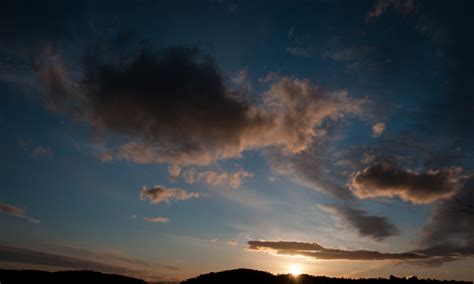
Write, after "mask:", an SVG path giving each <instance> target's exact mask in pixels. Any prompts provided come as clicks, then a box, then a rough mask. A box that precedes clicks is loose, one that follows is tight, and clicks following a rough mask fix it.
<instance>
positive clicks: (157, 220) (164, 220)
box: [143, 217, 170, 223]
mask: <svg viewBox="0 0 474 284" xmlns="http://www.w3.org/2000/svg"><path fill="white" fill-rule="evenodd" d="M143 219H144V220H145V221H147V222H150V223H168V222H169V220H170V219H169V218H168V217H145V218H143Z"/></svg>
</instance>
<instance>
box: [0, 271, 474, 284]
mask: <svg viewBox="0 0 474 284" xmlns="http://www.w3.org/2000/svg"><path fill="white" fill-rule="evenodd" d="M0 283H1V284H16V283H21V284H30V283H35V284H36V283H41V284H43V283H44V284H56V283H57V284H59V283H61V284H79V283H80V284H85V283H98V284H145V283H146V282H145V281H143V280H141V279H137V278H132V277H127V276H122V275H116V274H105V273H101V272H94V271H87V270H73V271H58V272H47V271H39V270H4V269H0ZM155 283H165V282H155ZM247 283H248V284H473V283H472V282H468V281H454V280H451V281H445V280H444V281H441V280H434V279H418V278H416V277H409V278H398V277H395V276H390V278H388V279H387V278H369V279H351V278H332V277H325V276H312V275H307V274H301V275H298V276H296V277H295V276H293V275H290V274H280V275H273V274H271V273H268V272H264V271H257V270H252V269H243V268H241V269H235V270H227V271H221V272H212V273H208V274H203V275H199V276H197V277H194V278H190V279H188V280H184V281H182V282H181V284H247Z"/></svg>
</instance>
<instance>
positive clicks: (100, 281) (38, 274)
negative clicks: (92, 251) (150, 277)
mask: <svg viewBox="0 0 474 284" xmlns="http://www.w3.org/2000/svg"><path fill="white" fill-rule="evenodd" d="M0 283H1V284H16V283H19V284H30V283H31V284H40V283H41V284H43V283H44V284H50V283H53V284H56V283H57V284H76V283H77V284H79V283H81V284H86V283H97V284H145V283H146V282H145V281H143V280H141V279H136V278H132V277H127V276H122V275H115V274H105V273H100V272H94V271H58V272H47V271H39V270H4V269H0Z"/></svg>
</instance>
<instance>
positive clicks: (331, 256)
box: [247, 241, 425, 260]
mask: <svg viewBox="0 0 474 284" xmlns="http://www.w3.org/2000/svg"><path fill="white" fill-rule="evenodd" d="M247 244H248V247H247V249H248V250H254V251H265V252H273V253H276V254H279V255H300V256H306V257H310V258H314V259H320V260H410V259H423V258H425V256H424V255H422V254H419V253H414V252H406V253H385V252H379V251H371V250H341V249H329V248H325V247H323V246H321V245H320V244H318V243H304V242H292V241H277V242H273V241H249V242H247Z"/></svg>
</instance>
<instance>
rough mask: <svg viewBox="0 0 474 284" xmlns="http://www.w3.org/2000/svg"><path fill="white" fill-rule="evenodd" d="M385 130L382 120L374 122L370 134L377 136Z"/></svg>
mask: <svg viewBox="0 0 474 284" xmlns="http://www.w3.org/2000/svg"><path fill="white" fill-rule="evenodd" d="M384 131H385V123H383V122H377V123H376V124H374V125H372V136H373V137H375V138H377V137H380V135H382V133H383V132H384Z"/></svg>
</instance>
